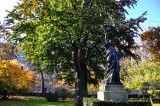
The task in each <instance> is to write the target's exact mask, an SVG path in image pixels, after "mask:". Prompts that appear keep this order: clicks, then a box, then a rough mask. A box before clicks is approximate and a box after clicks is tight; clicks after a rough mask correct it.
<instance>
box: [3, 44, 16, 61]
mask: <svg viewBox="0 0 160 106" xmlns="http://www.w3.org/2000/svg"><path fill="white" fill-rule="evenodd" d="M16 58H17V50H16V46H15V45H13V44H12V43H4V42H1V43H0V60H12V59H16Z"/></svg>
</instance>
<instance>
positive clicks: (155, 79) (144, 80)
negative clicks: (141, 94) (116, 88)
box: [123, 61, 160, 93]
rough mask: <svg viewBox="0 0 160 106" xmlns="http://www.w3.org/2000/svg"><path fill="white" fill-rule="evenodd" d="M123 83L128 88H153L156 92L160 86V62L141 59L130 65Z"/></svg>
mask: <svg viewBox="0 0 160 106" xmlns="http://www.w3.org/2000/svg"><path fill="white" fill-rule="evenodd" d="M123 83H124V85H125V87H126V88H127V89H137V90H151V91H152V92H153V93H155V90H156V89H159V88H160V64H159V63H157V62H150V61H141V62H140V63H139V64H138V65H134V66H131V67H129V68H128V70H127V75H126V76H125V79H124V81H123Z"/></svg>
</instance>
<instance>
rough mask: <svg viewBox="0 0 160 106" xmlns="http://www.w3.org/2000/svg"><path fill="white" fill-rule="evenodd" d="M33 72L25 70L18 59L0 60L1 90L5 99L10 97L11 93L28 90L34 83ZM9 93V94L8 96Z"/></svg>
mask: <svg viewBox="0 0 160 106" xmlns="http://www.w3.org/2000/svg"><path fill="white" fill-rule="evenodd" d="M32 76H33V73H32V72H31V71H29V70H25V71H24V70H23V69H22V68H21V67H20V66H19V63H18V62H17V61H14V60H0V92H1V94H2V98H3V99H7V98H8V97H9V93H18V92H24V91H28V90H29V89H30V87H31V84H32ZM7 95H8V96H7Z"/></svg>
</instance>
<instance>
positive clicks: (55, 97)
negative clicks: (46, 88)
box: [45, 91, 58, 102]
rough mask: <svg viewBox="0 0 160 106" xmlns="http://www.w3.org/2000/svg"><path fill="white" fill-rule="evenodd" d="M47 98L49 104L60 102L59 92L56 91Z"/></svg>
mask: <svg viewBox="0 0 160 106" xmlns="http://www.w3.org/2000/svg"><path fill="white" fill-rule="evenodd" d="M45 97H46V99H47V100H48V101H49V102H57V101H58V92H57V91H55V92H54V93H51V92H50V93H47V94H46V96H45Z"/></svg>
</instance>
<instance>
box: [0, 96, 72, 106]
mask: <svg viewBox="0 0 160 106" xmlns="http://www.w3.org/2000/svg"><path fill="white" fill-rule="evenodd" d="M0 106H73V102H48V101H47V100H46V99H45V98H43V97H23V98H22V99H11V100H0Z"/></svg>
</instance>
